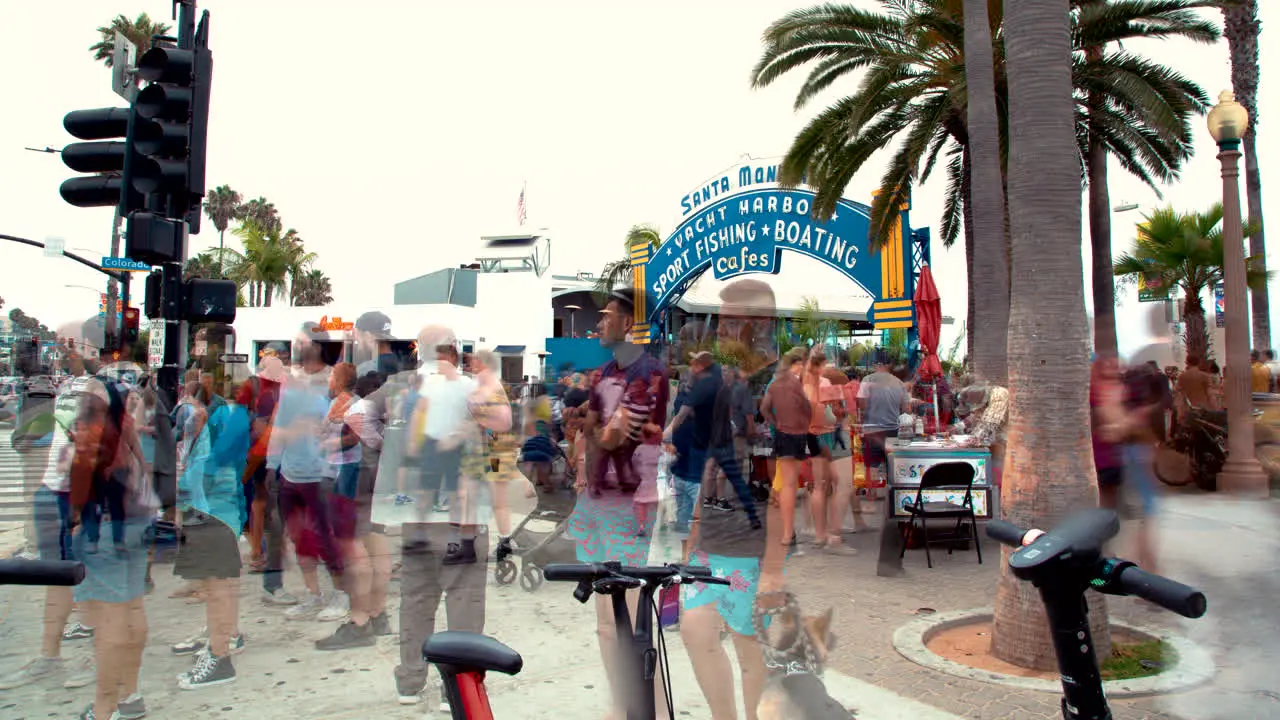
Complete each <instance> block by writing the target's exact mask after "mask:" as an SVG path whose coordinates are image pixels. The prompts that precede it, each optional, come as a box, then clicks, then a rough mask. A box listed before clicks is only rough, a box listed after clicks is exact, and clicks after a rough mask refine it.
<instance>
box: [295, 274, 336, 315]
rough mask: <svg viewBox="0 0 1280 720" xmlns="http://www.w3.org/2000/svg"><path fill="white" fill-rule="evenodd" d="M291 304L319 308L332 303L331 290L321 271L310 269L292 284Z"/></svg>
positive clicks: (326, 277) (327, 279)
mask: <svg viewBox="0 0 1280 720" xmlns="http://www.w3.org/2000/svg"><path fill="white" fill-rule="evenodd" d="M292 292H293V297H292V303H293V304H294V305H299V306H321V305H328V304H329V303H331V302H333V288H332V287H331V286H330V284H329V278H328V276H326V275H325V274H324V272H323V271H321V270H319V269H316V268H312V269H310V270H308V271H307V272H306V273H305V274H303V275H302V276H301V277H298V278H297V279H296V280H295V281H294V283H293V288H292Z"/></svg>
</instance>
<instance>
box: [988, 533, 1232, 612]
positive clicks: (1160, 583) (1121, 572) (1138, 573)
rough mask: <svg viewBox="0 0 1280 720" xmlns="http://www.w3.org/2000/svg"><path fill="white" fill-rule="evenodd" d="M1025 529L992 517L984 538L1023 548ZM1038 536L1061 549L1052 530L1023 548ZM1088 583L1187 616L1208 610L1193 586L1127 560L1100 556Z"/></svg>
mask: <svg viewBox="0 0 1280 720" xmlns="http://www.w3.org/2000/svg"><path fill="white" fill-rule="evenodd" d="M1099 518H1100V519H1105V518H1101V516H1099ZM1086 520H1087V518H1086ZM1096 526H1097V527H1098V528H1103V527H1105V526H1106V523H1103V522H1097V523H1096ZM1076 527H1087V526H1086V525H1084V524H1083V523H1077V524H1076ZM1029 532H1033V531H1031V530H1026V529H1023V528H1020V527H1018V526H1017V525H1014V524H1013V523H1010V522H1006V521H1004V520H992V521H990V522H988V523H987V536H988V537H990V538H991V539H993V540H997V541H999V542H1001V543H1004V544H1005V545H1009V546H1011V547H1014V548H1022V547H1023V542H1024V541H1025V539H1026V537H1027V533H1029ZM1041 537H1044V538H1046V540H1045V541H1044V542H1045V543H1046V544H1047V545H1046V547H1054V546H1057V547H1058V548H1061V543H1060V542H1059V541H1060V538H1058V537H1056V536H1055V533H1054V532H1053V531H1050V532H1049V533H1037V536H1036V537H1035V538H1034V542H1032V543H1029V544H1028V545H1027V547H1028V548H1034V547H1037V546H1039V545H1040V544H1041V541H1040V538H1041ZM1013 562H1014V561H1013V560H1010V563H1011V564H1013ZM1024 564H1025V563H1024ZM1090 585H1091V586H1092V587H1093V588H1094V589H1095V590H1097V591H1098V592H1102V593H1106V594H1109V595H1133V596H1135V597H1140V598H1142V599H1143V600H1147V601H1148V602H1152V603H1155V604H1156V605H1159V606H1160V607H1162V608H1164V609H1166V610H1168V611H1170V612H1175V613H1178V614H1179V615H1181V616H1183V617H1187V618H1198V617H1202V616H1203V615H1204V614H1205V612H1206V611H1207V610H1208V600H1207V599H1206V598H1205V596H1204V593H1202V592H1200V591H1199V590H1196V589H1195V588H1193V587H1189V586H1187V585H1183V584H1182V583H1180V582H1178V581H1176V580H1170V579H1169V578H1167V577H1163V576H1161V575H1155V574H1153V573H1149V572H1147V571H1146V570H1143V569H1142V568H1140V567H1138V566H1137V565H1135V564H1133V563H1131V562H1129V561H1127V560H1117V559H1114V558H1106V559H1103V560H1102V561H1101V564H1100V565H1099V566H1098V567H1097V569H1096V571H1095V577H1094V578H1093V579H1092V582H1091V583H1090Z"/></svg>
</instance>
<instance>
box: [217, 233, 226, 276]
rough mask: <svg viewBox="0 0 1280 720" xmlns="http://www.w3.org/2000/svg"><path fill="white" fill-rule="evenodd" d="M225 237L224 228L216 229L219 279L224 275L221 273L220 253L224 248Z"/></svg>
mask: <svg viewBox="0 0 1280 720" xmlns="http://www.w3.org/2000/svg"><path fill="white" fill-rule="evenodd" d="M226 237H227V230H226V228H223V229H222V230H219V231H218V279H219V280H221V279H223V277H225V276H224V275H223V274H222V253H223V252H224V248H226V243H225V240H226Z"/></svg>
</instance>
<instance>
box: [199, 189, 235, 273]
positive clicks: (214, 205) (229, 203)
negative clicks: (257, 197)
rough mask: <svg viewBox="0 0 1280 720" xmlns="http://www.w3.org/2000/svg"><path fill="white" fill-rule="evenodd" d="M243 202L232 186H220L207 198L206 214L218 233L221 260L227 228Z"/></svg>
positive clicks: (219, 270) (205, 202) (205, 203)
mask: <svg viewBox="0 0 1280 720" xmlns="http://www.w3.org/2000/svg"><path fill="white" fill-rule="evenodd" d="M241 202H242V199H241V197H240V193H238V192H236V191H235V190H232V189H231V186H230V185H219V186H218V187H216V188H214V189H212V190H210V191H209V193H208V195H206V196H205V199H204V214H205V215H207V216H208V218H209V220H210V222H212V223H213V229H215V230H217V231H218V250H219V254H218V257H219V259H221V257H222V253H221V251H222V249H223V248H225V247H226V243H225V242H224V240H225V238H226V235H227V226H228V225H230V224H231V221H232V220H235V219H236V217H237V216H238V215H239V214H240V205H241ZM218 276H219V277H221V276H222V269H221V268H219V269H218Z"/></svg>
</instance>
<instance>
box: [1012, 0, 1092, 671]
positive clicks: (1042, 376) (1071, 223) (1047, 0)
mask: <svg viewBox="0 0 1280 720" xmlns="http://www.w3.org/2000/svg"><path fill="white" fill-rule="evenodd" d="M1070 17H1071V14H1070V5H1069V2H1068V0H1019V1H1018V2H1015V3H1010V5H1009V9H1008V13H1007V14H1006V20H1005V27H1004V32H1005V43H1006V48H1007V55H1008V76H1009V125H1008V126H1009V170H1008V183H1009V191H1008V197H1009V220H1010V227H1011V236H1012V246H1011V253H1012V259H1013V272H1012V273H1011V275H1010V277H1011V282H1010V289H1011V297H1010V305H1009V388H1008V390H1009V394H1010V416H1009V421H1008V440H1007V443H1008V450H1007V452H1006V453H1005V468H1004V480H1003V487H1002V488H1001V494H1000V508H1001V515H1002V516H1003V517H1004V519H1006V520H1009V521H1010V522H1013V523H1015V524H1017V525H1020V526H1023V527H1041V528H1048V527H1053V526H1055V525H1057V524H1058V523H1059V522H1060V521H1061V520H1062V519H1063V517H1064V515H1065V514H1066V513H1068V512H1071V511H1072V510H1075V509H1077V508H1084V507H1089V506H1090V505H1095V506H1096V504H1097V491H1096V489H1095V479H1094V472H1093V468H1092V465H1093V459H1092V458H1093V455H1092V453H1091V452H1090V449H1089V448H1090V445H1089V433H1088V432H1087V428H1088V427H1089V408H1088V391H1089V327H1088V323H1087V321H1086V318H1085V313H1084V277H1083V272H1084V267H1083V262H1082V259H1081V257H1080V237H1081V230H1082V227H1081V226H1082V218H1081V209H1080V199H1081V198H1080V192H1081V187H1080V173H1081V166H1080V147H1079V144H1078V142H1079V133H1078V131H1079V123H1078V122H1075V121H1073V117H1072V115H1073V106H1074V109H1078V108H1079V104H1078V102H1077V100H1078V98H1073V92H1072V58H1073V52H1072V50H1073V47H1072V39H1073V38H1072V27H1071V23H1070ZM1009 552H1010V549H1009V548H1003V549H1002V551H1001V562H1000V578H999V580H998V581H997V584H996V598H995V611H994V620H993V623H992V637H991V651H992V654H993V655H995V656H996V657H998V658H1000V659H1001V660H1004V661H1006V662H1010V663H1013V664H1015V665H1018V666H1020V667H1028V668H1040V669H1046V668H1053V667H1056V664H1055V661H1054V652H1053V643H1052V641H1051V638H1050V634H1049V626H1048V622H1047V620H1046V618H1045V613H1044V606H1043V604H1042V603H1041V602H1040V598H1039V596H1038V594H1037V592H1036V589H1035V588H1034V587H1033V586H1032V585H1031V583H1026V582H1022V581H1020V580H1018V579H1017V578H1016V577H1014V575H1013V574H1012V572H1010V570H1009V566H1008V562H1007V561H1008V558H1009ZM1094 595H1095V597H1091V598H1089V605H1090V613H1089V620H1090V624H1091V626H1092V627H1093V628H1094V629H1095V634H1094V638H1093V639H1094V649H1095V650H1096V652H1097V654H1098V656H1099V657H1107V656H1108V655H1109V653H1110V649H1109V647H1110V638H1109V632H1108V630H1107V628H1108V621H1107V616H1106V610H1105V604H1103V603H1101V602H1099V600H1098V598H1101V596H1098V595H1096V594H1094Z"/></svg>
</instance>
